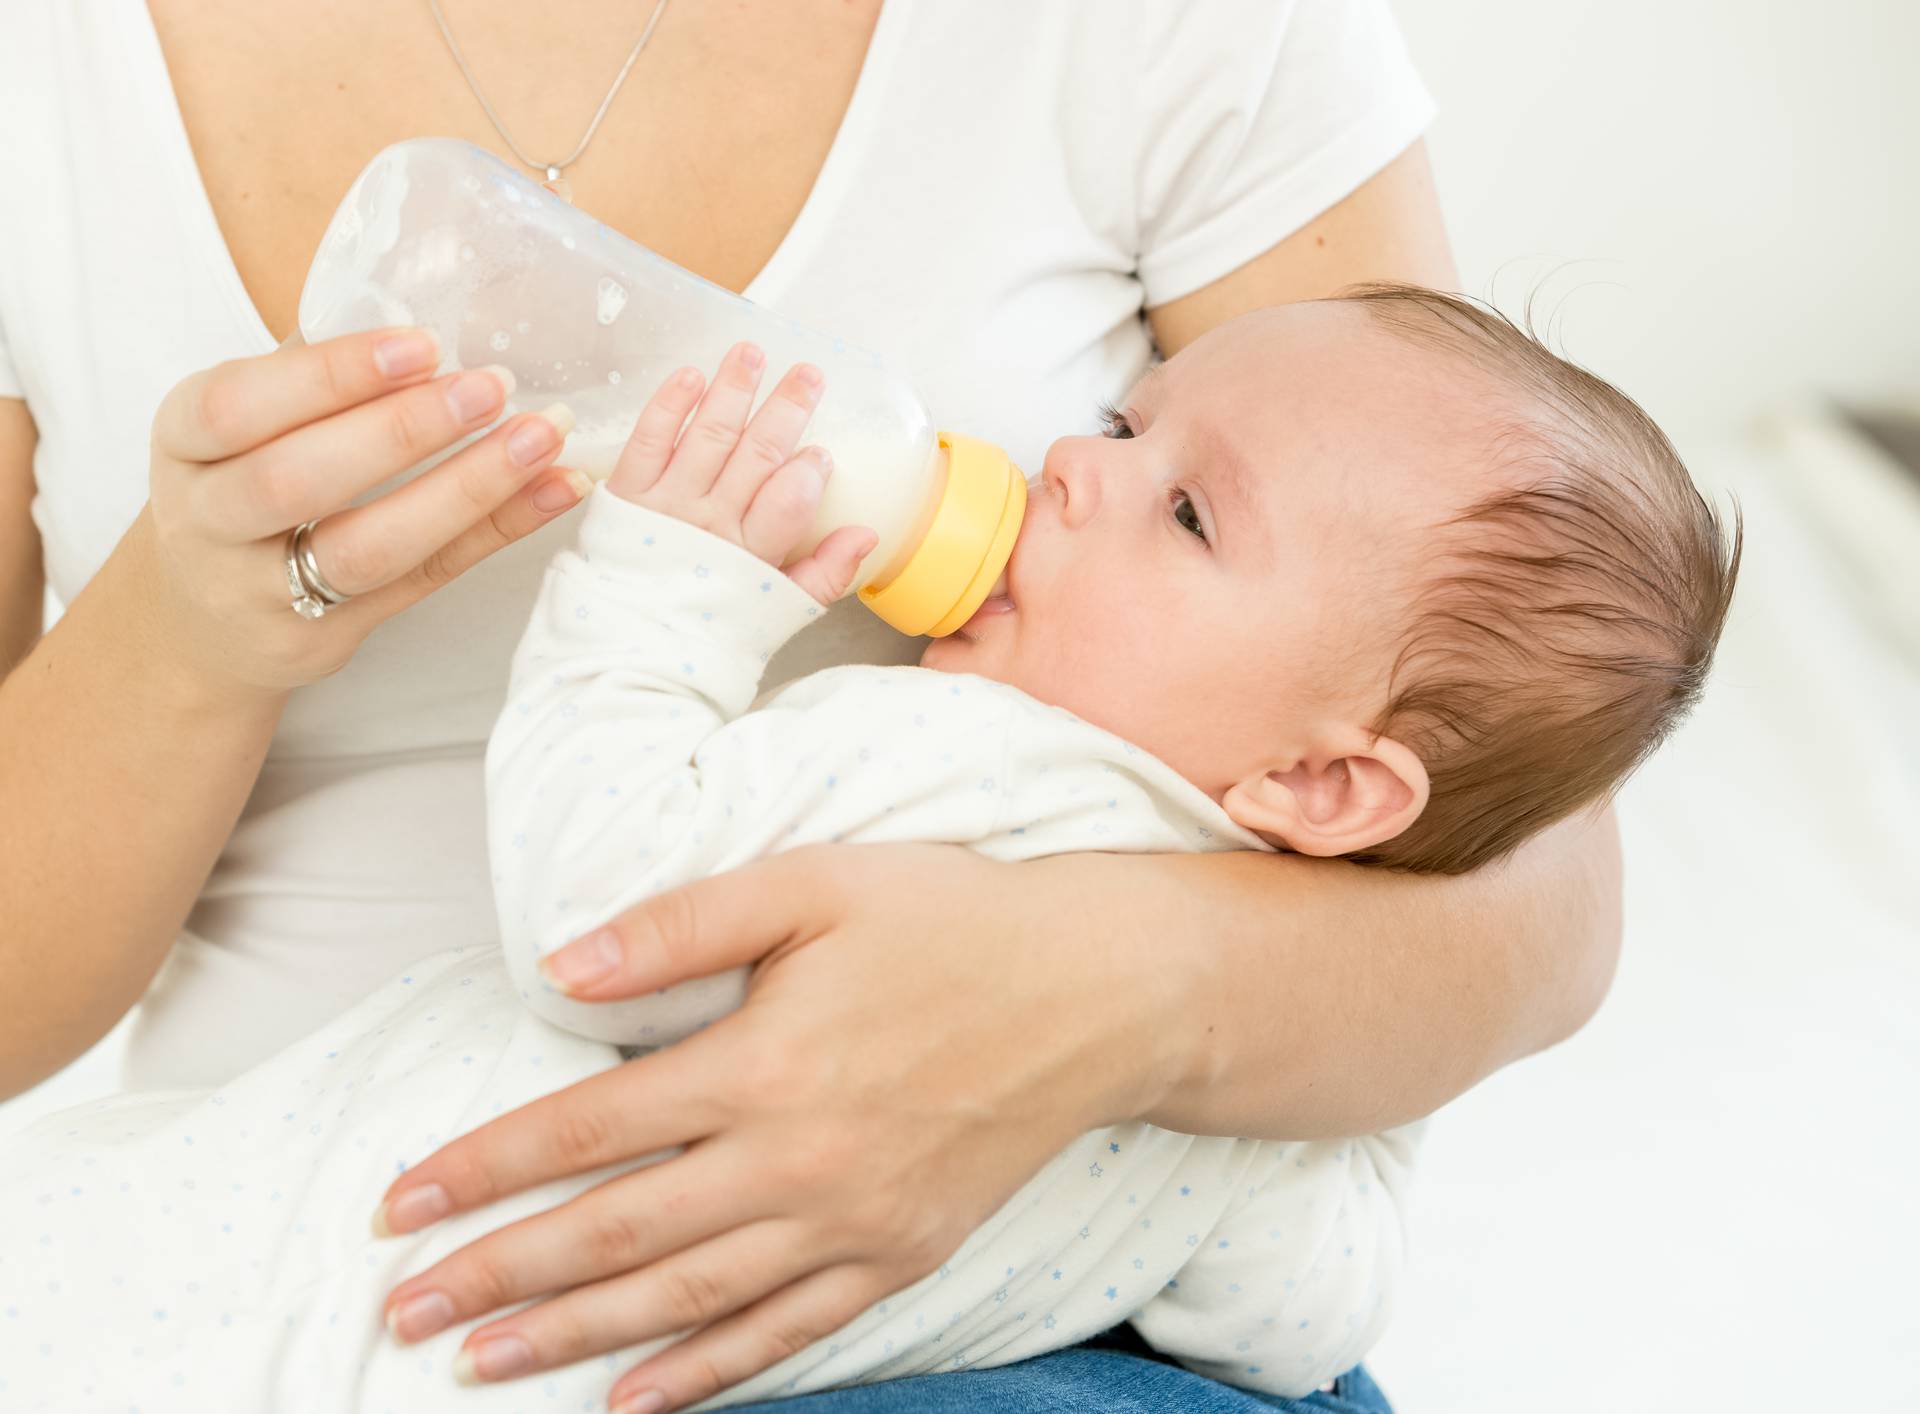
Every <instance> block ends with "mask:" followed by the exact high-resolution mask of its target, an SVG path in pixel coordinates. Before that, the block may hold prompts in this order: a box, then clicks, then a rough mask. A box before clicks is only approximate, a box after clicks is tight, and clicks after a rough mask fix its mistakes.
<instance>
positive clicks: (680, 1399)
mask: <svg viewBox="0 0 1920 1414" xmlns="http://www.w3.org/2000/svg"><path fill="white" fill-rule="evenodd" d="M767 1226H772V1224H767ZM899 1289H900V1288H899V1287H898V1286H895V1285H892V1284H890V1283H889V1282H888V1281H887V1280H886V1279H885V1278H883V1277H881V1276H879V1275H878V1274H876V1273H875V1272H874V1270H873V1269H872V1268H870V1267H862V1266H856V1265H853V1264H851V1263H842V1264H841V1265H839V1266H833V1267H827V1268H824V1269H822V1270H820V1271H817V1272H815V1273H813V1274H812V1275H811V1276H808V1277H806V1278H804V1279H803V1280H800V1281H796V1282H793V1283H791V1284H789V1285H787V1286H784V1287H782V1288H780V1289H779V1290H778V1291H775V1292H773V1294H772V1295H770V1296H767V1297H765V1298H763V1299H762V1300H760V1301H757V1302H755V1303H754V1304H753V1305H752V1306H749V1307H748V1308H747V1309H746V1310H744V1311H740V1312H738V1313H737V1314H735V1315H731V1316H729V1317H727V1318H726V1319H725V1320H722V1321H717V1322H715V1323H713V1324H712V1325H709V1326H708V1327H707V1328H706V1329H705V1330H701V1331H696V1332H694V1333H693V1334H692V1335H690V1336H688V1337H687V1338H686V1339H684V1340H677V1341H675V1342H674V1343H673V1344H672V1345H670V1346H668V1347H667V1348H666V1349H665V1350H662V1351H661V1352H660V1353H659V1354H657V1355H655V1356H652V1357H651V1358H650V1359H648V1360H646V1361H645V1362H643V1363H642V1364H640V1365H637V1366H635V1367H634V1368H633V1369H632V1370H629V1371H628V1372H627V1373H626V1374H625V1375H624V1376H622V1377H621V1378H620V1379H619V1380H618V1381H616V1382H615V1384H614V1386H613V1390H612V1392H611V1393H610V1394H609V1395H608V1396H607V1404H608V1406H609V1407H610V1408H612V1409H615V1410H620V1411H623V1414H624V1411H626V1410H628V1409H634V1410H642V1409H646V1410H648V1414H654V1410H673V1409H684V1408H686V1407H687V1406H688V1405H691V1404H696V1403H698V1402H699V1401H700V1400H703V1399H706V1398H709V1397H710V1396H712V1395H715V1394H718V1393H719V1392H720V1391H721V1390H723V1389H731V1388H732V1387H733V1386H735V1385H737V1384H739V1383H740V1382H741V1381H742V1380H749V1379H752V1378H753V1377H754V1376H755V1375H757V1374H759V1373H760V1372H761V1371H762V1370H770V1369H772V1368H773V1367H774V1366H775V1365H778V1364H779V1363H780V1362H781V1361H782V1360H785V1359H786V1358H787V1357H788V1356H789V1355H792V1354H794V1353H795V1352H796V1351H799V1350H804V1349H805V1348H806V1347H807V1346H809V1345H811V1344H813V1343H814V1342H815V1341H817V1340H821V1339H824V1338H825V1337H827V1336H830V1335H832V1334H833V1333H834V1332H835V1331H837V1330H839V1329H840V1328H841V1327H842V1326H844V1325H846V1324H847V1322H849V1321H851V1320H852V1319H853V1318H854V1317H855V1316H857V1315H859V1314H860V1313H861V1312H862V1311H864V1310H866V1309H867V1308H868V1307H869V1306H871V1305H873V1304H874V1302H876V1301H880V1300H884V1299H885V1298H886V1297H888V1296H889V1295H891V1294H892V1293H893V1292H894V1291H896V1290H899ZM536 1309H538V1308H536ZM650 1390H658V1391H659V1392H660V1393H661V1394H663V1395H665V1396H666V1402H665V1403H664V1404H660V1403H656V1404H654V1405H653V1407H652V1409H648V1406H647V1405H646V1404H645V1403H642V1402H641V1400H642V1397H643V1396H644V1395H645V1394H646V1393H647V1392H648V1391H650Z"/></svg>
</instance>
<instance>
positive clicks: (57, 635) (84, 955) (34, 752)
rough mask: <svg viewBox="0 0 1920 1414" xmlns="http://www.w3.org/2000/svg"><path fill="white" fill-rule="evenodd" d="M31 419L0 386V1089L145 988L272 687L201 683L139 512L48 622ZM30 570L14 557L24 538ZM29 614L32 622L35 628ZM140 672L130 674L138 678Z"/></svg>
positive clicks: (11, 1086)
mask: <svg viewBox="0 0 1920 1414" xmlns="http://www.w3.org/2000/svg"><path fill="white" fill-rule="evenodd" d="M34 441H35V437H34V433H33V420H32V418H31V417H30V416H28V415H27V411H26V404H25V403H23V402H20V401H18V400H17V399H8V400H6V401H4V402H0V483H4V485H5V487H6V488H7V495H6V503H5V504H6V523H5V527H4V530H0V549H4V550H5V551H6V552H7V553H5V554H4V555H0V564H5V565H6V566H7V567H8V582H7V584H6V585H5V586H4V588H3V589H0V623H3V624H4V627H5V628H6V630H7V638H8V640H9V641H8V642H7V643H6V644H5V647H6V648H7V649H8V656H7V657H6V659H5V660H4V662H0V668H13V669H14V670H13V671H12V672H11V673H10V674H9V675H8V676H7V677H6V680H5V681H4V683H0V800H4V801H5V802H6V808H5V809H4V811H0V860H4V861H5V863H4V866H0V918H4V919H5V920H6V926H5V928H4V929H0V996H5V997H7V998H8V999H9V1000H8V1002H7V1003H6V1004H5V1006H4V1012H3V1015H4V1020H0V1096H6V1095H12V1094H16V1093H18V1092H19V1091H22V1090H25V1089H26V1088H27V1087H29V1086H31V1085H34V1084H36V1083H37V1082H39V1081H40V1080H42V1079H43V1078H45V1077H46V1076H48V1075H50V1074H52V1073H53V1072H54V1071H56V1070H58V1069H59V1068H60V1067H61V1066H63V1065H65V1064H66V1063H67V1062H68V1061H70V1060H72V1059H73V1058H74V1057H75V1056H77V1055H79V1054H80V1053H81V1052H82V1051H84V1050H85V1049H86V1048H87V1047H88V1046H90V1045H92V1044H93V1042H95V1041H96V1040H98V1039H99V1038H100V1037H101V1036H102V1035H104V1034H105V1033H106V1032H107V1031H108V1030H109V1029H111V1027H112V1026H113V1023H114V1022H115V1021H116V1020H118V1019H119V1017H120V1016H121V1015H122V1014H124V1013H125V1012H126V1010H127V1008H128V1007H130V1006H132V1005H133V1003H134V1002H135V1001H137V1000H138V999H139V997H140V994H141V992H142V991H143V990H145V988H146V985H147V982H148V981H149V980H150V979H151V978H152V976H153V973H154V970H155V969H156V968H157V967H159V965H160V960H161V959H162V958H163V957H164V956H165V955H166V950H167V947H168V944H169V943H170V942H171V941H172V939H173V936H174V933H175V932H176V931H177V930H178V928H179V926H180V923H181V920H182V919H184V918H185V917H186V914H187V909H188V908H189V906H190V905H191V904H192V901H193V896H194V894H195V892H196V891H197V890H198V889H199V887H200V882H201V880H202V879H204V878H205V877H206V874H207V870H208V868H209V867H210V866H211V864H212V863H213V859H214V856H215V855H216V854H217V853H218V852H219V848H220V842H221V841H222V840H224V839H225V838H226V836H227V833H228V831H229V830H231V829H232V827H233V822H234V819H235V818H236V817H237V816H238V815H239V813H240V807H241V804H242V803H243V802H244V801H245V800H246V797H247V791H248V789H249V788H250V787H251V785H252V783H253V778H254V776H255V775H256V774H257V772H258V771H259V768H260V758H261V756H262V754H263V753H264V752H265V750H266V741H267V738H268V737H269V736H270V735H271V734H272V732H273V724H274V721H275V719H276V718H277V717H278V715H279V709H278V706H277V705H272V706H269V705H267V704H264V703H258V702H248V703H239V702H232V701H227V702H223V701H221V700H219V699H218V698H217V697H215V696H214V695H212V694H209V693H207V692H204V691H202V690H200V689H199V687H198V686H197V685H196V684H195V682H194V681H193V679H192V677H191V675H189V674H185V673H183V672H182V671H181V670H180V665H179V664H178V662H176V661H175V660H174V659H173V657H172V656H171V655H170V654H168V653H167V652H166V651H165V646H164V643H163V641H162V640H161V638H160V637H159V636H158V635H156V634H154V633H153V632H152V631H151V623H150V619H149V614H150V611H151V605H150V603H149V602H147V601H146V600H145V599H144V597H143V596H142V595H141V594H140V593H139V592H138V590H137V585H138V582H139V581H140V580H141V578H142V577H143V576H142V570H141V565H140V562H141V559H142V557H144V556H145V554H146V553H147V542H146V540H145V538H144V535H143V528H142V523H143V522H144V519H145V518H144V517H142V523H136V525H135V528H134V529H133V530H132V531H130V532H129V533H128V535H127V538H126V539H125V540H124V541H123V542H122V545H121V550H120V551H119V552H118V553H116V554H115V555H114V556H113V557H112V558H111V559H109V560H108V561H107V564H106V565H105V566H104V567H103V569H102V570H101V572H100V574H99V575H97V576H96V577H95V578H94V580H93V582H92V583H91V584H89V585H88V586H87V588H86V590H85V592H83V593H82V594H80V595H79V596H78V597H77V598H76V599H75V601H74V602H73V604H72V605H71V606H69V608H68V610H67V612H66V614H65V615H64V616H63V617H62V618H61V620H60V622H59V623H58V624H57V625H55V627H54V629H53V632H52V633H50V634H48V635H47V636H46V637H45V638H41V637H40V632H39V629H40V612H41V595H42V582H41V579H40V576H39V568H40V561H39V541H38V539H37V537H33V535H32V532H33V525H32V522H31V520H30V519H28V518H27V515H26V507H27V500H28V497H27V494H26V492H25V490H24V489H23V488H29V487H30V486H31V466H32V462H31V457H32V451H33V445H34ZM29 538H31V549H32V557H31V560H32V565H33V570H34V573H33V574H32V575H31V576H27V575H23V574H20V573H18V571H19V569H20V567H21V566H23V565H24V564H25V563H26V562H27V560H28V556H27V555H26V554H24V553H22V554H20V555H18V557H17V558H16V556H15V554H14V553H13V551H14V550H15V549H16V548H17V549H19V550H22V551H24V550H25V549H27V548H28V547H27V541H28V539H29ZM29 627H30V628H31V629H32V633H31V635H30V636H29V635H28V634H27V633H26V632H25V630H26V629H27V628H29ZM130 685H131V688H130Z"/></svg>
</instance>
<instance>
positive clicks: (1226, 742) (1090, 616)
mask: <svg viewBox="0 0 1920 1414" xmlns="http://www.w3.org/2000/svg"><path fill="white" fill-rule="evenodd" d="M1458 383H1459V380H1458V379H1457V378H1450V377H1449V376H1448V375H1447V374H1446V372H1445V369H1444V366H1443V363H1442V361H1441V360H1438V359H1436V358H1433V357H1431V356H1428V355H1425V354H1423V352H1422V351H1420V350H1418V349H1415V348H1413V347H1411V346H1409V345H1408V344H1407V343H1406V342H1405V341H1404V340H1402V339H1399V338H1397V337H1395V336H1394V335H1392V334H1390V333H1387V332H1385V331H1382V330H1380V329H1379V328H1377V327H1376V326H1375V325H1374V324H1373V321H1372V319H1371V318H1370V317H1369V316H1368V315H1367V313H1366V312H1365V311H1364V310H1363V309H1362V308H1360V307H1358V306H1355V305H1350V304H1345V303H1342V302H1338V301H1327V302H1316V303H1308V304H1294V305H1283V306H1276V307H1274V308H1271V309H1264V310H1260V311H1257V312H1256V313H1254V314H1250V315H1246V316H1243V317H1241V318H1239V319H1235V320H1232V321H1230V322H1229V323H1227V324H1224V325H1221V326H1219V327H1218V328H1216V329H1214V330H1212V331H1210V332H1209V333H1208V334H1206V335H1205V336H1204V337H1202V338H1200V339H1198V340H1196V341H1195V342H1194V343H1193V344H1192V345H1191V346H1189V347H1188V348H1186V349H1183V350H1182V351H1181V352H1180V353H1179V354H1178V355H1176V356H1175V357H1174V358H1172V359H1170V360H1168V361H1167V362H1166V363H1165V364H1164V365H1162V366H1161V367H1160V368H1158V369H1157V370H1151V371H1149V373H1148V374H1147V375H1146V376H1145V377H1143V378H1142V379H1141V380H1140V382H1139V383H1138V384H1136V385H1135V386H1134V388H1133V389H1132V390H1131V392H1130V394H1129V396H1128V398H1127V401H1126V402H1125V403H1124V404H1123V405H1122V407H1121V409H1120V412H1121V420H1120V421H1119V422H1116V423H1114V424H1112V425H1111V426H1110V427H1109V428H1108V429H1107V431H1106V432H1105V433H1103V434H1101V435H1094V436H1080V437H1062V438H1060V439H1059V440H1058V441H1056V442H1055V443H1054V444H1053V445H1052V446H1051V447H1050V448H1049V449H1048V451H1047V456H1046V460H1045V462H1044V464H1043V465H1042V468H1041V471H1042V481H1043V486H1042V488H1041V489H1040V490H1039V491H1037V492H1036V493H1035V494H1034V495H1033V496H1032V497H1031V499H1030V501H1029V504H1028V509H1027V517H1026V521H1025V523H1024V524H1023V525H1022V527H1021V531H1020V537H1019V540H1018V542H1017V544H1016V545H1015V547H1014V553H1013V558H1012V560H1011V562H1010V563H1009V565H1008V567H1007V593H1006V595H1005V596H1004V597H1003V598H996V599H993V600H989V601H988V603H987V604H986V605H984V606H983V607H982V608H981V610H980V612H979V613H978V614H976V615H975V616H974V617H973V618H972V619H971V620H970V621H969V622H968V623H967V624H966V625H965V626H964V627H963V628H962V629H960V631H959V632H957V633H955V634H953V635H952V636H950V637H948V638H944V639H939V640H936V641H935V642H933V643H931V644H930V645H929V646H928V647H927V649H926V652H925V654H924V655H923V656H922V659H921V662H922V664H923V665H924V666H926V667H929V668H936V669H940V670H942V671H947V672H956V673H978V674H980V675H982V676H984V677H990V678H996V679H998V680H1000V681H1003V682H1007V683H1011V684H1013V685H1014V686H1016V687H1019V688H1021V689H1022V690H1024V691H1025V692H1027V693H1029V694H1030V695H1032V696H1034V697H1036V698H1039V699H1040V700H1042V701H1044V702H1049V703H1052V704H1054V705H1056V706H1060V707H1065V708H1067V709H1068V710H1069V711H1072V712H1074V713H1075V714H1077V715H1078V716H1080V717H1083V718H1085V719H1086V720H1088V721H1090V722H1092V723H1094V724H1095V725H1096V726H1100V727H1104V728H1106V729H1107V730H1109V731H1112V732H1114V733H1116V734H1117V735H1119V736H1122V737H1124V738H1126V739H1127V740H1129V741H1132V742H1135V743H1137V744H1138V745H1140V746H1142V747H1145V748H1146V749H1147V750H1149V751H1151V752H1153V753H1154V754H1155V755H1157V756H1159V757H1160V758H1161V759H1162V760H1164V761H1166V762H1167V764H1168V765H1170V766H1172V767H1173V768H1174V769H1175V770H1177V771H1179V772H1180V773H1181V774H1182V775H1184V776H1185V777H1186V778H1187V779H1188V780H1190V781H1192V782H1193V783H1194V784H1196V785H1198V786H1199V787H1200V788H1201V789H1203V790H1206V791H1208V792H1209V793H1210V794H1213V795H1214V796H1215V797H1216V798H1218V797H1219V795H1220V793H1221V792H1223V791H1224V790H1226V789H1227V788H1228V787H1229V786H1231V785H1232V784H1234V783H1235V782H1236V781H1240V780H1243V779H1245V778H1247V776H1248V775H1249V773H1252V772H1258V771H1262V770H1265V769H1268V767H1267V765H1266V763H1267V762H1268V761H1270V760H1272V759H1275V758H1276V754H1277V755H1278V756H1279V757H1286V755H1287V753H1289V752H1295V753H1299V754H1300V755H1301V756H1305V755H1310V754H1311V753H1312V752H1313V751H1314V750H1315V749H1316V747H1315V745H1314V743H1315V741H1317V740H1319V739H1320V738H1319V737H1317V736H1316V733H1319V732H1322V731H1323V730H1324V729H1329V728H1332V727H1335V726H1339V725H1343V724H1351V723H1356V722H1357V723H1359V724H1360V725H1362V726H1364V725H1365V724H1366V723H1367V722H1369V721H1370V720H1372V718H1373V716H1374V715H1375V714H1376V713H1377V712H1378V711H1379V709H1380V708H1381V707H1382V706H1383V705H1384V703H1385V700H1386V689H1387V673H1388V669H1389V667H1390V664H1391V655H1392V652H1393V649H1394V646H1395V644H1394V634H1393V632H1392V629H1393V626H1394V625H1395V624H1397V623H1398V622H1399V620H1400V618H1401V617H1402V616H1403V613H1404V607H1405V602H1406V600H1405V596H1406V594H1407V592H1408V590H1409V588H1410V587H1411V582H1412V581H1411V571H1412V569H1413V568H1414V566H1415V565H1416V564H1417V563H1418V560H1417V556H1418V553H1419V549H1420V545H1421V542H1422V539H1423V532H1425V531H1426V530H1428V529H1429V528H1430V527H1432V526H1433V525H1435V524H1436V523H1437V522H1438V521H1439V520H1440V519H1442V518H1443V517H1444V516H1445V515H1446V514H1447V513H1448V512H1449V511H1450V510H1451V509H1452V508H1454V507H1456V506H1458V505H1459V504H1461V503H1462V501H1463V491H1464V490H1466V489H1467V487H1466V481H1467V478H1468V477H1470V476H1471V475H1472V473H1471V471H1470V470H1469V463H1470V462H1471V461H1472V460H1473V458H1471V457H1469V456H1467V455H1466V454H1465V452H1464V450H1463V449H1462V439H1463V437H1464V436H1465V435H1467V434H1466V428H1467V427H1468V425H1469V424H1468V421H1467V419H1466V418H1465V417H1464V416H1463V414H1462V411H1461V405H1462V402H1463V400H1464V397H1465V394H1464V392H1463V390H1462V389H1461V387H1459V386H1458ZM1336 754H1338V753H1336Z"/></svg>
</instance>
